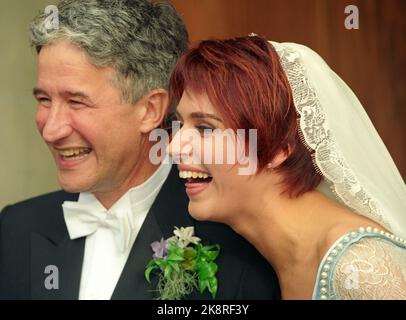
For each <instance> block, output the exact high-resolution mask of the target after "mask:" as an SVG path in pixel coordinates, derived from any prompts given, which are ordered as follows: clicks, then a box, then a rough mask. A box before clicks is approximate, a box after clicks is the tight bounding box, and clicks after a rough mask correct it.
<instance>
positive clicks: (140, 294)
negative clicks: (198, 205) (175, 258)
mask: <svg viewBox="0 0 406 320" xmlns="http://www.w3.org/2000/svg"><path fill="white" fill-rule="evenodd" d="M187 205H188V200H187V196H186V194H185V190H184V186H183V184H182V181H181V180H180V179H179V178H178V172H177V169H176V167H173V168H172V170H171V172H170V173H169V176H168V178H167V180H166V181H165V183H164V185H163V186H162V189H161V191H160V193H159V194H158V196H157V198H156V199H155V202H154V204H153V205H152V207H151V209H150V211H149V212H148V215H147V217H146V219H145V221H144V224H143V225H142V227H141V230H140V232H139V233H138V236H137V239H136V240H135V242H134V245H133V247H132V249H131V252H130V255H129V257H128V260H127V263H126V265H125V267H124V270H123V272H122V274H121V277H120V279H119V281H118V283H117V286H116V288H115V290H114V293H113V296H112V299H153V298H156V297H157V296H158V295H157V292H156V291H155V289H156V284H157V280H158V279H157V277H154V276H152V275H151V283H148V282H147V280H146V279H145V276H144V273H145V267H146V265H147V264H148V262H149V261H150V260H151V259H152V254H153V252H152V249H151V243H152V242H154V241H159V240H160V239H161V238H164V239H167V238H169V237H170V236H172V235H173V234H172V232H173V228H174V227H175V226H179V227H180V226H191V225H193V220H192V219H191V218H190V217H189V215H188V214H187Z"/></svg>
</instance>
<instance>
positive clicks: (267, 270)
mask: <svg viewBox="0 0 406 320" xmlns="http://www.w3.org/2000/svg"><path fill="white" fill-rule="evenodd" d="M58 11H59V28H57V29H47V24H46V23H45V22H46V19H47V15H46V14H41V15H39V16H37V17H36V18H35V19H34V20H33V22H32V24H31V42H32V45H33V46H34V47H35V48H36V50H37V52H38V77H37V82H36V84H35V88H34V90H33V93H34V96H35V99H36V100H37V116H36V123H37V127H38V131H39V133H40V134H41V136H42V138H43V139H44V141H45V143H46V144H47V146H48V147H49V149H50V151H51V154H52V156H53V157H54V159H55V163H56V166H57V169H58V180H59V183H60V185H61V187H62V189H63V190H62V191H58V192H54V193H51V194H47V195H42V196H39V197H37V198H34V199H30V200H27V201H24V202H21V203H17V204H14V205H11V206H8V207H6V208H5V209H4V210H3V211H2V212H1V213H0V298H1V299H152V298H156V297H157V296H156V295H157V292H156V291H155V290H154V289H155V288H154V287H153V285H154V284H156V281H157V277H153V276H151V278H153V285H152V286H151V285H150V284H149V283H148V282H147V281H146V280H145V277H144V271H145V268H146V265H147V263H148V261H149V260H150V259H151V258H152V254H153V251H152V249H151V246H150V244H151V243H152V242H154V241H157V240H160V239H161V238H168V237H170V236H171V235H172V232H173V229H174V227H175V226H177V227H188V226H194V229H195V233H196V236H198V237H199V238H201V239H202V241H203V242H204V243H205V244H206V243H207V244H210V243H212V244H214V243H216V244H219V245H220V246H221V253H220V256H219V257H218V261H217V264H218V266H219V271H218V274H217V277H218V293H217V298H220V299H275V298H279V287H278V283H277V280H276V277H275V273H274V271H273V269H272V268H271V266H270V265H268V264H267V262H266V261H265V259H263V258H262V256H260V255H259V253H258V252H257V251H255V250H254V249H253V247H252V246H251V245H250V244H248V243H247V242H246V241H245V240H243V239H242V238H241V237H239V236H238V235H236V234H235V233H234V232H233V231H232V230H231V229H229V228H228V227H226V226H224V225H222V224H216V223H207V222H198V221H195V220H194V219H192V218H191V217H190V216H189V215H188V212H187V203H188V200H187V196H186V194H185V191H184V188H183V182H182V181H181V180H180V179H179V178H178V176H177V171H176V168H172V167H171V166H170V165H168V164H164V163H163V164H161V165H156V164H153V163H151V161H150V160H149V157H148V155H149V151H150V149H151V147H152V146H153V143H154V142H151V141H149V138H148V137H149V133H150V132H151V131H152V130H154V129H155V128H157V127H159V126H160V125H161V123H162V122H163V119H164V117H165V114H166V112H167V108H168V105H169V98H168V93H167V90H166V88H167V85H168V79H169V75H170V71H171V69H172V67H173V65H174V63H175V61H176V60H177V58H178V57H179V55H180V54H181V53H182V52H183V51H184V50H185V49H186V47H187V32H186V30H185V27H184V25H183V22H182V20H181V19H180V18H179V16H178V15H177V13H176V11H175V10H174V9H173V8H172V7H171V6H170V5H168V4H161V3H150V2H147V1H145V0H132V1H131V0H126V1H125V0H121V1H120V0H114V1H113V0H110V1H107V0H89V1H78V0H66V1H62V2H61V3H60V4H59V5H58ZM187 298H190V299H200V298H203V299H207V298H209V293H208V292H206V293H205V294H204V295H200V294H199V293H198V292H193V293H192V294H191V295H189V296H188V297H187Z"/></svg>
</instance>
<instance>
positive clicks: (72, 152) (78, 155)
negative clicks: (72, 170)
mask: <svg viewBox="0 0 406 320" xmlns="http://www.w3.org/2000/svg"><path fill="white" fill-rule="evenodd" d="M91 151H92V149H90V148H74V149H64V150H59V154H60V155H61V157H62V158H63V159H64V160H79V159H82V158H84V157H87V156H88V155H89V153H90V152H91Z"/></svg>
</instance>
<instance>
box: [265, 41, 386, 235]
mask: <svg viewBox="0 0 406 320" xmlns="http://www.w3.org/2000/svg"><path fill="white" fill-rule="evenodd" d="M272 44H273V45H274V48H275V50H276V52H277V53H278V55H279V57H280V60H281V64H282V66H283V69H284V70H285V73H286V74H287V77H288V80H289V83H290V85H291V89H292V93H293V100H294V104H295V106H296V110H297V112H298V114H299V115H300V130H301V134H300V135H301V137H302V138H303V140H304V144H305V145H306V146H307V147H308V148H310V150H312V151H314V155H313V159H314V165H315V167H316V169H317V170H318V171H319V172H321V174H322V175H323V176H324V177H325V178H326V181H327V182H329V184H330V188H331V190H332V192H333V193H334V194H335V196H336V197H337V199H338V200H339V201H341V202H343V203H344V204H346V205H347V206H348V207H350V208H352V209H353V210H355V211H356V212H357V213H360V214H362V215H364V216H366V217H369V218H371V219H373V220H374V221H376V222H378V223H380V224H381V225H383V226H385V227H386V228H388V229H389V230H391V226H390V225H389V223H388V222H387V221H386V219H385V218H384V217H383V215H382V214H381V208H380V206H379V204H378V203H377V202H376V201H374V200H373V199H372V198H371V196H370V195H369V194H368V192H367V191H366V190H365V189H364V188H363V187H362V185H361V183H360V182H359V181H358V179H357V177H356V175H355V174H354V172H353V171H352V170H351V168H350V167H349V166H348V164H347V163H346V161H345V159H344V157H343V156H342V153H341V152H340V150H339V148H338V146H337V145H336V143H335V142H334V137H333V133H332V132H331V130H330V129H329V125H328V123H327V120H326V118H325V115H324V112H323V109H322V106H321V104H320V101H319V99H318V97H317V94H316V91H315V90H314V88H313V86H312V84H311V83H310V81H309V79H308V77H307V76H306V72H305V70H304V68H303V66H302V64H301V61H300V59H301V56H300V54H299V53H298V52H297V51H294V50H293V49H291V48H289V47H288V46H286V45H283V44H276V43H275V44H274V43H272Z"/></svg>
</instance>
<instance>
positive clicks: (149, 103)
mask: <svg viewBox="0 0 406 320" xmlns="http://www.w3.org/2000/svg"><path fill="white" fill-rule="evenodd" d="M143 100H144V103H143V104H144V106H143V107H144V112H143V115H142V118H141V123H140V126H139V129H140V131H141V132H142V133H149V132H151V131H152V130H154V129H156V128H158V127H159V126H160V125H161V123H162V121H163V120H164V117H165V114H166V112H167V111H168V107H169V94H168V91H166V90H164V89H154V90H152V91H150V92H148V93H147V94H146V95H145V96H144V97H143Z"/></svg>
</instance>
